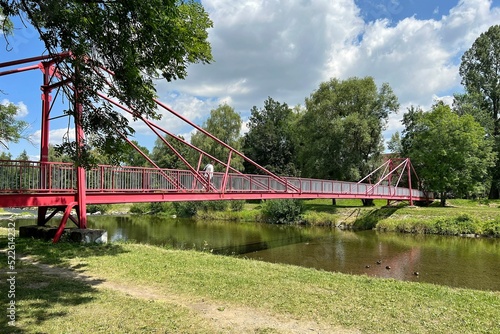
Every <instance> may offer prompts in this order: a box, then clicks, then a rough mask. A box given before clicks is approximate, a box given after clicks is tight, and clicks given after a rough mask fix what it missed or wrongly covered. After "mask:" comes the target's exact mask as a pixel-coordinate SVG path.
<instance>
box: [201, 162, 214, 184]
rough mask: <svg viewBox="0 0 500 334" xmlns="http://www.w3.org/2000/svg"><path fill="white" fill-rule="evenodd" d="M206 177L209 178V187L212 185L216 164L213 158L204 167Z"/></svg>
mask: <svg viewBox="0 0 500 334" xmlns="http://www.w3.org/2000/svg"><path fill="white" fill-rule="evenodd" d="M203 171H204V174H205V178H206V179H207V183H208V188H209V189H210V187H211V186H212V178H213V177H214V165H213V160H211V161H210V162H209V163H208V164H207V165H206V166H205V168H203Z"/></svg>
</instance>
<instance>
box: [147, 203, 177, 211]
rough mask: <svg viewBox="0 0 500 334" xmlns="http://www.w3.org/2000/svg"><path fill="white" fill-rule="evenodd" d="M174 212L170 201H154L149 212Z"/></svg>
mask: <svg viewBox="0 0 500 334" xmlns="http://www.w3.org/2000/svg"><path fill="white" fill-rule="evenodd" d="M173 212H174V208H173V205H172V203H170V202H152V203H150V204H149V213H151V214H162V213H164V214H165V213H168V214H170V213H173Z"/></svg>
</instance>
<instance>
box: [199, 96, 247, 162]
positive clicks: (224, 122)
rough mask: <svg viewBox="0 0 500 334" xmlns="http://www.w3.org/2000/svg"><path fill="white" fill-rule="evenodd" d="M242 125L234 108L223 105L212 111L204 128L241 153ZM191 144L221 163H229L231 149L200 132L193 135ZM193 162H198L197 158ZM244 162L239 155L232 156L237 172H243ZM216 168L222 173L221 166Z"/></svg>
mask: <svg viewBox="0 0 500 334" xmlns="http://www.w3.org/2000/svg"><path fill="white" fill-rule="evenodd" d="M241 124H242V121H241V116H240V115H239V114H238V113H237V112H236V111H235V110H234V108H233V107H231V106H229V105H227V104H222V105H220V106H218V107H217V108H216V109H213V110H211V111H210V116H209V117H208V118H207V120H206V121H205V123H204V124H203V126H202V128H203V129H204V130H206V131H208V132H209V133H211V134H212V135H214V136H215V137H216V138H218V139H219V140H221V141H223V142H224V143H226V144H228V145H229V146H231V147H232V148H234V149H235V150H238V151H240V147H241V134H240V131H241ZM191 144H193V145H194V146H196V147H198V148H199V149H201V150H203V151H205V152H207V153H208V154H210V155H212V156H214V157H216V158H217V159H219V160H221V161H224V162H227V161H228V158H229V149H227V148H225V147H223V146H222V145H221V144H219V143H218V142H216V141H215V140H213V139H211V138H209V137H208V136H206V135H205V134H204V133H202V132H200V131H197V132H196V133H194V134H193V135H192V137H191ZM196 154H198V153H196ZM191 160H192V161H197V157H193V158H192V159H191ZM205 160H206V161H204V163H208V159H205ZM242 160H243V159H242V158H241V157H240V156H239V155H236V154H232V155H231V166H232V167H233V168H235V169H237V170H242V169H243V161H242ZM214 167H215V169H216V170H219V171H221V170H220V168H221V166H220V165H218V164H216V165H215V166H214Z"/></svg>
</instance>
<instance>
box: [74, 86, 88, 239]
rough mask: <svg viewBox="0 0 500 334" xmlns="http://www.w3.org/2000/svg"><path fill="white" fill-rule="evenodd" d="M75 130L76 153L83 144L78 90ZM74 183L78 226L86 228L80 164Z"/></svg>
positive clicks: (84, 179)
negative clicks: (75, 184)
mask: <svg viewBox="0 0 500 334" xmlns="http://www.w3.org/2000/svg"><path fill="white" fill-rule="evenodd" d="M75 101H77V102H76V103H75V131H76V145H77V147H78V148H79V150H78V154H81V153H82V152H81V149H82V148H83V146H84V139H85V134H84V132H83V128H82V113H83V106H82V104H81V103H80V102H78V101H79V96H78V91H75ZM76 183H77V191H78V193H77V203H78V204H77V205H78V206H77V207H76V210H77V214H78V221H79V228H81V229H85V228H87V180H86V177H85V169H84V168H83V167H82V166H80V165H79V166H77V167H76Z"/></svg>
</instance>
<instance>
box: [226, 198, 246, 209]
mask: <svg viewBox="0 0 500 334" xmlns="http://www.w3.org/2000/svg"><path fill="white" fill-rule="evenodd" d="M244 207H245V201H244V200H240V201H239V200H232V201H229V208H230V209H231V211H243V208H244Z"/></svg>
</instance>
